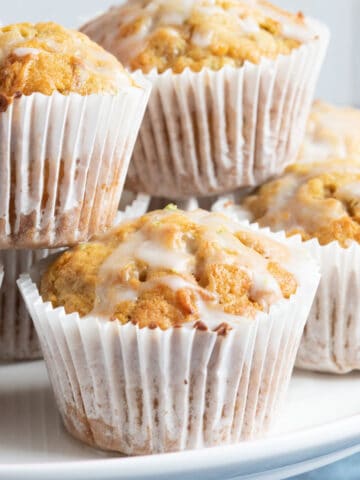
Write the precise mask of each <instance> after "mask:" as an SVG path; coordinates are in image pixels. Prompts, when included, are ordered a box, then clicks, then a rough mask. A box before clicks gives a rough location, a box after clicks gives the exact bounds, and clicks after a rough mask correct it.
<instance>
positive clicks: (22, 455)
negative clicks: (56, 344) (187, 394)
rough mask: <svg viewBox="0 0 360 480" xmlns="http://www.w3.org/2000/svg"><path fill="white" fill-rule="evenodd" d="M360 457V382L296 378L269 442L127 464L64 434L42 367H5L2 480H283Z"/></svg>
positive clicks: (1, 373) (0, 393)
mask: <svg viewBox="0 0 360 480" xmlns="http://www.w3.org/2000/svg"><path fill="white" fill-rule="evenodd" d="M358 451H360V374H352V375H348V376H343V377H336V376H330V375H320V374H311V373H304V372H296V373H295V375H294V378H293V380H292V383H291V389H290V394H289V398H288V402H287V404H286V405H285V407H284V411H283V413H282V416H281V418H280V420H279V422H278V425H277V426H276V428H275V430H274V431H273V433H272V434H271V436H269V437H268V438H267V439H265V440H261V441H255V442H247V443H242V444H239V445H235V446H228V447H218V448H213V449H206V450H200V451H190V452H182V453H177V454H168V455H154V456H148V457H135V458H125V457H120V456H117V455H115V454H105V453H102V452H99V451H97V450H93V449H91V448H88V447H86V446H83V445H82V444H81V443H79V442H77V441H76V440H74V439H72V438H71V437H70V436H69V435H68V434H67V433H66V432H65V430H64V429H63V427H62V425H61V422H60V419H59V416H58V413H57V411H56V407H55V404H54V400H53V397H52V394H51V391H50V387H49V383H48V378H47V374H46V370H45V367H44V364H43V362H33V363H26V364H18V365H9V366H0V479H4V480H5V479H6V480H12V479H17V480H19V479H34V480H35V479H36V480H42V479H46V480H57V479H59V480H60V479H61V480H66V479H71V480H78V479H84V480H85V479H86V480H90V479H97V480H108V479H109V480H110V479H126V480H128V479H138V480H140V479H141V480H142V479H144V480H145V479H146V480H149V479H153V480H155V479H156V480H162V479H164V480H165V479H166V480H175V479H176V480H178V479H179V480H180V479H181V480H186V479H194V478H195V477H196V479H197V480H215V479H219V480H220V479H221V480H228V479H250V478H252V479H274V480H275V479H282V478H286V477H289V476H292V475H295V474H298V473H301V472H304V471H307V470H310V469H314V468H316V467H319V466H322V465H325V464H327V463H331V462H332V461H335V460H337V459H340V458H343V457H345V456H347V455H350V454H352V453H355V452H358Z"/></svg>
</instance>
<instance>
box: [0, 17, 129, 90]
mask: <svg viewBox="0 0 360 480" xmlns="http://www.w3.org/2000/svg"><path fill="white" fill-rule="evenodd" d="M49 30H50V32H49V33H48V34H46V35H45V34H39V33H38V30H37V29H36V25H35V26H34V28H29V29H28V31H27V35H26V36H23V34H22V33H21V30H20V29H17V28H16V26H14V29H13V30H12V31H11V32H2V31H1V30H0V45H1V47H0V63H1V62H4V61H5V59H6V58H7V57H8V56H9V55H11V54H14V55H16V56H17V57H19V58H21V57H26V56H28V55H30V56H33V57H34V56H37V55H40V54H46V55H52V54H53V53H55V54H63V55H64V56H65V55H68V56H69V58H71V57H72V56H75V57H78V58H79V65H78V66H79V68H78V71H79V72H80V74H79V81H86V80H87V79H88V77H89V75H90V74H93V75H99V76H103V77H104V79H107V81H108V84H109V85H111V86H112V87H113V89H114V90H116V88H121V87H124V86H125V87H127V86H131V85H133V82H132V80H131V78H130V76H129V75H128V73H127V72H126V71H125V70H123V69H122V68H121V66H120V65H119V64H118V62H116V60H115V59H114V58H113V57H111V55H110V54H109V53H108V52H106V51H105V50H103V49H100V48H99V47H98V46H97V45H91V44H90V43H89V40H88V39H86V38H84V36H83V35H80V34H79V33H78V32H72V31H68V32H66V31H65V30H64V42H62V43H58V42H57V41H56V40H54V39H53V38H51V29H49ZM47 35H48V36H47ZM30 42H32V43H31V45H33V44H35V47H32V46H31V47H29V46H28V45H29V43H30ZM59 61H60V60H59ZM66 61H67V60H66ZM81 70H84V72H82V71H81ZM86 72H87V74H86Z"/></svg>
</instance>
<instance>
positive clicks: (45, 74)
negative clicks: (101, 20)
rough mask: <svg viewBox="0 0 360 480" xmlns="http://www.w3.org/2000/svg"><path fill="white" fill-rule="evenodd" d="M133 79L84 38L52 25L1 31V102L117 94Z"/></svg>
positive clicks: (27, 26) (111, 57)
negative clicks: (54, 95) (38, 96)
mask: <svg viewBox="0 0 360 480" xmlns="http://www.w3.org/2000/svg"><path fill="white" fill-rule="evenodd" d="M131 84H132V80H131V78H130V76H129V75H128V74H127V73H126V72H125V70H124V69H123V67H122V65H121V64H120V62H119V61H118V60H117V59H116V58H115V57H114V56H113V55H111V54H110V53H108V52H106V51H105V50H104V49H103V48H102V47H100V46H99V45H97V44H96V43H94V42H92V41H91V40H90V39H89V38H88V37H87V36H86V35H84V34H82V33H79V32H76V31H71V30H67V29H66V28H63V27H61V26H60V25H57V24H55V23H38V24H30V23H19V24H14V25H8V26H6V27H2V28H0V99H1V103H2V108H4V106H6V103H7V101H9V99H12V98H13V97H17V96H21V95H31V94H32V93H35V92H38V93H42V94H44V95H51V94H52V93H53V92H55V91H57V92H59V93H61V94H64V95H68V94H69V93H71V92H75V93H78V94H80V95H90V94H94V93H110V94H116V93H117V92H118V91H119V88H120V87H121V86H122V85H131Z"/></svg>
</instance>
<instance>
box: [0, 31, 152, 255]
mask: <svg viewBox="0 0 360 480" xmlns="http://www.w3.org/2000/svg"><path fill="white" fill-rule="evenodd" d="M149 89H150V87H149V83H148V82H146V81H144V80H141V79H133V78H132V77H131V76H129V74H128V73H127V72H126V71H125V70H124V69H123V67H122V66H121V64H120V63H119V62H118V61H117V60H116V59H115V57H113V56H112V55H111V54H109V53H107V52H105V51H104V50H103V49H102V48H101V47H99V46H98V45H96V44H95V43H93V42H92V41H90V40H89V39H88V38H87V37H86V36H85V35H83V34H81V33H79V32H75V31H70V30H67V29H65V28H63V27H61V26H59V25H56V24H54V23H39V24H36V25H33V24H29V23H22V24H16V25H9V26H7V27H2V28H0V145H1V147H0V179H1V180H0V182H1V188H0V248H1V249H5V248H19V249H20V248H35V247H36V248H38V247H42V246H44V247H54V246H59V245H68V244H73V243H76V242H79V241H84V240H87V239H88V238H89V237H90V236H91V235H93V234H94V233H97V232H101V231H103V230H105V229H106V228H108V227H109V226H111V225H112V222H113V220H114V217H115V214H116V211H117V207H118V203H119V199H120V194H121V191H122V188H123V183H124V179H125V175H126V172H127V168H128V163H129V159H130V156H131V152H132V149H133V145H134V143H135V138H136V136H137V133H138V129H139V126H140V123H141V120H142V117H143V113H144V110H145V107H146V102H147V99H148V95H149Z"/></svg>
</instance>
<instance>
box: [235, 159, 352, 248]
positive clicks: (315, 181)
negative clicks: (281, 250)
mask: <svg viewBox="0 0 360 480" xmlns="http://www.w3.org/2000/svg"><path fill="white" fill-rule="evenodd" d="M241 209H242V210H244V212H248V213H249V214H250V215H251V220H252V221H256V222H258V223H259V225H261V226H266V227H270V228H271V229H272V230H274V231H279V230H285V231H286V233H287V234H288V235H289V236H290V235H295V234H300V235H301V236H302V238H303V240H309V239H311V238H317V239H318V240H319V243H320V244H321V245H327V244H329V243H331V242H333V241H338V242H339V243H340V245H341V246H343V247H344V248H346V247H348V246H349V245H350V243H351V242H352V241H356V242H358V243H360V163H359V162H357V161H356V160H352V159H347V160H339V159H335V160H329V161H326V162H318V163H313V164H310V163H309V164H307V163H305V164H296V165H293V166H291V167H288V168H287V170H286V173H285V174H284V175H283V176H282V177H280V178H279V179H277V180H274V181H272V182H269V183H267V184H265V185H263V186H262V187H260V188H259V190H258V191H257V193H255V194H254V195H251V196H250V197H248V198H246V199H245V200H244V202H243V203H242V206H241Z"/></svg>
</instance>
